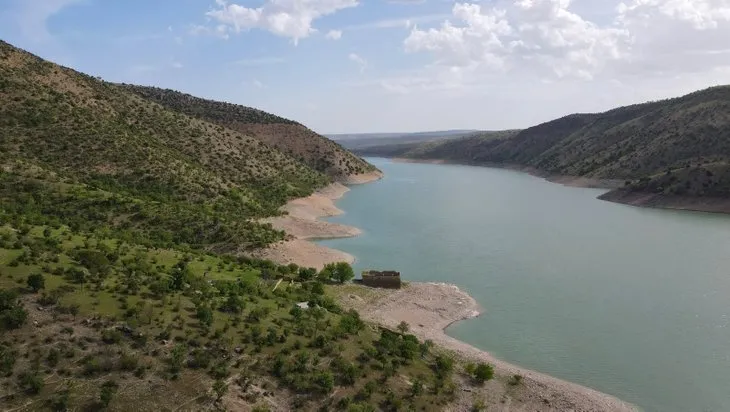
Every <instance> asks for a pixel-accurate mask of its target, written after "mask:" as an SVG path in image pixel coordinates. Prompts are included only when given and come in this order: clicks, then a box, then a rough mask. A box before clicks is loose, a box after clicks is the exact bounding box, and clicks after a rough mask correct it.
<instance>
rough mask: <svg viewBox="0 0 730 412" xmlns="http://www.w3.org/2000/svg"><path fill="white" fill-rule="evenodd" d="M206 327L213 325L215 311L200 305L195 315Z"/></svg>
mask: <svg viewBox="0 0 730 412" xmlns="http://www.w3.org/2000/svg"><path fill="white" fill-rule="evenodd" d="M195 315H196V316H197V318H198V320H200V323H202V324H203V325H204V326H210V325H212V324H213V311H212V310H210V308H209V307H208V306H205V305H200V306H198V310H197V312H196V314H195Z"/></svg>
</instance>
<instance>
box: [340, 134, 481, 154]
mask: <svg viewBox="0 0 730 412" xmlns="http://www.w3.org/2000/svg"><path fill="white" fill-rule="evenodd" d="M477 132H479V131H478V130H443V131H435V132H416V133H359V134H358V133H355V134H335V135H328V137H329V138H330V139H332V140H335V141H337V142H339V143H340V144H341V145H342V146H344V147H346V148H347V149H350V150H353V149H362V148H365V147H372V146H381V145H390V144H404V143H418V142H428V141H434V140H442V139H455V138H459V137H464V136H469V135H472V134H474V133H477Z"/></svg>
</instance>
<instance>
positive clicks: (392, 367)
mask: <svg viewBox="0 0 730 412" xmlns="http://www.w3.org/2000/svg"><path fill="white" fill-rule="evenodd" d="M83 251H92V252H93V253H97V254H98V253H101V254H102V255H103V256H104V258H103V260H104V262H105V263H104V264H103V265H91V264H88V263H84V262H85V261H83V260H81V259H80V258H79V256H80V254H79V253H80V252H83ZM176 267H185V268H186V269H184V273H185V278H184V279H185V281H184V282H185V284H187V285H188V286H186V287H184V288H182V290H177V289H174V288H172V286H170V287H171V288H170V289H167V290H162V291H160V289H159V288H156V286H158V285H160V284H163V285H172V284H173V282H171V278H172V277H173V274H174V273H176ZM178 272H179V271H178ZM33 273H37V274H43V276H44V277H45V290H42V291H41V292H39V293H32V292H30V291H29V290H27V287H26V279H27V277H28V275H29V274H33ZM79 273H80V275H79ZM263 274H266V276H265V279H264V278H262V275H263ZM279 279H283V280H284V281H283V282H282V283H281V284H280V285H279V287H277V289H276V291H273V287H274V285H276V283H277V282H278V280H279ZM316 283H317V282H316V281H300V280H299V278H298V277H297V269H296V268H292V267H290V266H281V267H279V266H276V265H272V264H271V263H270V262H263V261H256V260H248V259H241V258H233V257H231V256H221V255H215V254H206V253H198V252H190V253H182V252H180V251H176V250H170V249H155V248H147V247H142V246H138V245H134V244H129V243H126V242H121V241H119V240H117V239H113V238H101V237H96V236H88V235H83V234H76V233H74V232H73V231H71V230H70V229H69V228H68V227H64V226H61V227H59V228H56V229H54V228H51V227H35V226H21V227H17V228H16V227H13V226H8V225H5V226H2V227H0V291H1V290H17V291H18V293H20V296H21V302H23V306H24V307H25V308H26V310H27V311H28V313H29V318H28V321H27V322H26V324H25V326H23V327H21V328H19V329H11V330H3V331H2V335H1V338H0V403H2V404H3V406H4V407H7V408H11V409H12V408H16V407H17V408H18V409H17V410H22V411H30V410H40V409H44V410H45V409H48V408H50V407H51V402H53V401H54V400H58V399H59V398H60V397H62V395H63V393H64V391H66V390H69V391H70V397H69V401H68V403H69V408H72V409H75V410H79V409H84V408H91V409H95V408H97V409H98V402H99V396H100V386H101V384H102V383H103V382H106V381H110V380H111V381H115V382H116V383H117V384H118V385H119V390H118V392H117V393H116V395H115V396H114V399H113V401H112V403H111V405H110V410H127V409H126V408H127V407H128V405H130V404H132V403H133V404H135V405H136V408H137V410H175V409H177V408H180V407H182V406H183V405H187V407H186V408H183V410H214V409H217V406H219V405H218V404H217V403H216V402H215V401H214V399H213V396H212V389H211V388H212V385H213V383H214V381H215V380H216V379H219V380H221V381H223V382H226V383H227V384H228V385H229V390H230V392H231V395H230V396H228V397H227V398H226V399H225V402H224V404H226V405H227V406H228V408H233V409H235V408H236V407H237V406H240V405H249V407H250V406H252V405H257V404H258V405H262V406H267V407H269V408H271V407H274V406H277V405H278V406H280V407H282V409H288V410H291V409H300V410H316V409H318V408H319V407H320V406H321V405H331V406H334V405H337V404H339V403H341V404H342V405H344V406H343V408H344V409H346V407H347V405H348V404H352V403H357V402H360V403H362V404H363V405H366V404H367V405H381V406H383V407H386V408H387V405H390V404H391V403H394V402H395V403H399V404H402V405H404V406H405V405H410V406H411V407H414V408H416V409H426V410H436V409H439V408H441V406H440V405H444V404H445V403H446V402H448V400H449V399H451V395H449V393H452V392H451V391H453V388H452V389H449V388H450V386H449V385H450V384H449V382H450V380H449V379H447V380H446V381H445V383H444V385H445V386H444V387H443V389H442V390H439V391H438V393H431V392H430V391H429V392H426V391H424V393H422V394H418V395H416V396H410V395H409V393H410V390H411V382H412V381H413V380H415V379H422V380H423V381H424V383H426V384H428V385H433V379H434V372H433V370H432V369H431V368H430V365H431V364H432V363H433V362H434V359H435V356H436V355H434V354H428V355H425V356H421V355H418V353H421V352H420V351H421V349H420V348H419V346H418V344H417V343H416V344H415V346H414V347H413V348H412V350H413V351H414V352H413V356H411V355H408V357H406V358H404V357H403V356H402V355H399V354H396V352H389V351H390V350H392V349H387V348H385V347H383V346H382V345H381V344H380V343H378V342H379V340H380V339H381V333H386V334H387V332H381V331H380V330H378V329H377V328H371V327H367V326H365V325H363V324H359V326H358V325H357V322H355V323H354V324H355V326H354V327H353V326H352V321H353V320H356V319H357V317H356V315H352V314H349V313H346V312H341V311H340V309H339V308H338V307H337V306H336V305H335V304H334V301H333V300H332V299H330V298H328V297H326V296H325V295H322V294H321V292H319V293H318V292H316V291H315V289H314V287H315V285H316ZM165 287H166V288H167V286H165ZM230 296H234V297H235V298H236V299H238V300H239V301H240V302H241V303H240V310H235V311H233V310H228V309H227V308H226V306H225V305H226V302H227V301H228V300H229V299H230ZM301 301H309V302H318V305H321V307H324V308H327V310H324V309H316V310H310V311H306V312H304V313H302V315H301V316H300V317H298V318H297V317H295V316H294V315H293V314H291V313H290V311H291V309H292V307H293V306H294V304H295V303H296V302H301ZM199 308H209V309H211V313H212V321H211V322H210V323H206V322H204V321H203V320H202V318H200V317H199V316H198V309H199ZM315 312H316V313H315ZM353 316H355V317H353ZM343 318H347V319H349V320H350V321H351V323H350V324H347V325H349V326H347V325H345V323H343V321H342V319H343ZM0 330H2V329H1V325H0ZM391 335H392V334H391ZM392 337H394V338H395V339H396V342H398V341H400V342H403V338H402V337H400V336H399V335H392ZM395 345H398V343H395ZM175 351H179V352H180V354H181V355H180V357H179V359H180V360H179V362H180V363H179V364H177V366H176V363H175V361H174V360H173V358H174V353H175ZM384 351H385V352H384ZM397 353H401V352H397ZM383 365H385V366H383ZM28 374H30V375H31V376H33V377H36V378H38V379H40V381H41V382H43V383H42V384H41V385H40V388H39V389H38V393H33V392H34V390H33V389H32V386H31V385H30V384H28V383H27V381H26V380H24V376H27V375H28ZM330 379H331V381H330ZM368 382H372V383H370V384H369V385H370V386H371V387H372V388H371V389H365V385H368ZM385 382H387V384H384V383H385ZM330 385H332V386H330ZM162 393H164V394H165V395H164V396H161V394H162ZM233 394H235V395H233ZM239 395H240V397H239ZM343 399H344V400H343ZM189 402H190V404H188V403H189ZM84 410H85V409H84ZM264 410H265V409H264ZM357 410H363V409H357ZM364 410H368V409H364Z"/></svg>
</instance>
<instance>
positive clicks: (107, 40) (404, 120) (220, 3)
mask: <svg viewBox="0 0 730 412" xmlns="http://www.w3.org/2000/svg"><path fill="white" fill-rule="evenodd" d="M0 38H2V39H3V40H5V41H8V42H10V43H12V44H14V45H16V46H19V47H22V48H25V49H27V50H29V51H31V52H33V53H36V54H38V55H40V56H42V57H44V58H47V59H51V60H54V61H57V62H60V63H62V64H64V65H67V66H70V67H73V68H75V69H77V70H81V71H84V72H87V73H89V74H93V75H99V76H102V77H103V78H105V79H107V80H111V81H118V82H127V83H139V84H146V85H156V86H161V87H167V88H173V89H177V90H181V91H185V92H188V93H192V94H195V95H199V96H203V97H208V98H213V99H217V100H225V101H230V102H234V103H240V104H245V105H249V106H255V107H259V108H262V109H264V110H268V111H271V112H274V113H276V114H280V115H283V116H286V117H289V118H292V119H295V120H298V121H300V122H302V123H304V124H306V125H308V126H309V127H311V128H313V129H315V130H316V131H318V132H320V133H346V132H385V131H388V132H392V131H421V130H439V129H457V128H458V129H462V128H477V129H504V128H517V127H526V126H530V125H533V124H536V123H539V122H542V121H546V120H550V119H552V118H555V117H559V116H562V115H565V114H568V113H572V112H589V111H599V110H605V109H609V108H612V107H615V106H618V105H624V104H630V103H637V102H642V101H646V100H653V99H660V98H665V97H672V96H677V95H681V94H684V93H687V92H690V91H693V90H697V89H701V88H705V87H708V86H713V85H718V84H730V0H572V1H571V0H488V1H471V2H451V1H446V0H0Z"/></svg>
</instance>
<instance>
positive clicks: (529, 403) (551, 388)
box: [338, 282, 636, 411]
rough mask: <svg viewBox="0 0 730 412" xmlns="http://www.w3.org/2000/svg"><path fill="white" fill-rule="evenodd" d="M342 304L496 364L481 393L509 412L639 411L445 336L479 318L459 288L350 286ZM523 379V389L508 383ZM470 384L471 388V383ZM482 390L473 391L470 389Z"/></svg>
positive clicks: (460, 402) (475, 307)
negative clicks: (457, 324) (453, 326)
mask: <svg viewBox="0 0 730 412" xmlns="http://www.w3.org/2000/svg"><path fill="white" fill-rule="evenodd" d="M338 297H339V300H340V302H341V303H342V304H343V305H344V306H347V307H352V308H354V309H357V310H358V311H359V312H360V314H361V316H363V318H364V319H366V320H368V321H370V322H374V323H377V324H380V325H383V326H385V327H388V328H392V329H395V328H396V327H397V325H398V324H400V323H401V322H406V323H408V324H409V325H410V333H413V334H414V335H416V336H417V337H418V338H419V339H421V340H424V341H425V340H431V341H433V342H434V343H435V344H436V345H438V346H439V347H441V348H444V349H446V350H449V351H451V352H453V353H454V354H455V355H456V356H457V357H459V358H461V359H463V360H466V361H472V362H486V363H489V364H492V365H494V367H495V371H496V374H497V379H496V382H495V383H493V384H492V385H490V386H488V387H487V388H485V389H483V390H484V392H485V393H484V394H483V396H484V397H485V399H488V400H490V402H489V404H500V405H502V406H505V408H504V409H503V410H510V408H509V405H512V407H514V408H515V409H516V410H537V411H635V410H636V407H635V406H633V405H631V404H628V403H626V402H623V401H621V400H620V399H618V398H616V397H613V396H611V395H607V394H604V393H602V392H599V391H596V390H594V389H591V388H588V387H585V386H582V385H579V384H575V383H571V382H568V381H564V380H562V379H558V378H555V377H552V376H549V375H546V374H543V373H540V372H536V371H532V370H529V369H525V368H522V367H519V366H516V365H512V364H510V363H507V362H505V361H502V360H500V359H497V358H495V357H494V356H492V355H491V354H490V353H488V352H486V351H483V350H481V349H478V348H476V347H474V346H472V345H469V344H467V343H465V342H462V341H460V340H458V339H455V338H453V337H451V336H449V335H447V334H446V332H445V329H446V328H447V327H448V326H449V325H451V324H452V323H455V322H459V321H462V320H465V319H470V318H473V317H476V316H479V315H480V314H481V313H482V309H481V308H480V307H479V305H478V303H477V302H476V301H475V300H474V298H472V297H471V296H470V295H469V294H467V293H466V292H464V291H462V290H460V289H459V288H458V287H457V286H455V285H451V284H446V283H432V282H430V283H415V282H414V283H409V284H408V285H407V286H406V287H404V288H402V289H400V290H386V289H373V288H367V287H364V286H358V285H351V286H347V287H345V288H344V289H343V290H342V291H340V292H339V293H338ZM514 375H520V376H522V382H521V383H520V385H519V387H511V386H510V385H509V384H507V383H506V382H507V381H508V380H509V379H510V378H511V377H512V376H514ZM467 386H468V385H467ZM477 390H479V389H474V388H469V391H477ZM470 399H471V398H470V397H461V398H459V400H458V401H457V405H456V407H457V409H458V410H461V409H462V407H464V409H468V408H467V406H468V402H469V401H470Z"/></svg>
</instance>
